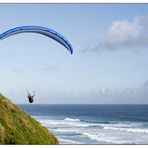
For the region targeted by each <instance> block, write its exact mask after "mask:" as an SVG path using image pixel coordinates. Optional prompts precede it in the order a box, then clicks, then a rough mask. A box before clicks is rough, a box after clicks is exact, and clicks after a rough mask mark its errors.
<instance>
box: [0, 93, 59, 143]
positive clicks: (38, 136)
mask: <svg viewBox="0 0 148 148" xmlns="http://www.w3.org/2000/svg"><path fill="white" fill-rule="evenodd" d="M0 144H58V140H57V139H56V137H55V136H54V135H53V134H52V133H50V132H49V131H48V129H46V128H45V127H43V126H42V125H41V124H40V123H39V122H37V121H36V120H35V119H33V118H32V117H31V116H29V115H28V114H27V113H26V112H24V111H23V110H22V109H20V108H19V107H18V106H16V105H14V104H12V102H10V101H9V100H8V99H7V98H5V97H4V96H2V95H1V94H0Z"/></svg>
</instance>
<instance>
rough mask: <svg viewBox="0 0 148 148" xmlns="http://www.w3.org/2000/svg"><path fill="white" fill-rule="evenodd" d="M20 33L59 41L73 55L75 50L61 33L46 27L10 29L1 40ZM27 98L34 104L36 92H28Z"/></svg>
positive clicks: (0, 36)
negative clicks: (38, 35) (34, 34)
mask: <svg viewBox="0 0 148 148" xmlns="http://www.w3.org/2000/svg"><path fill="white" fill-rule="evenodd" d="M19 33H38V34H42V35H44V36H47V37H49V38H51V39H53V40H55V41H57V42H58V43H60V44H61V45H63V46H64V47H65V48H66V49H67V50H68V51H69V52H70V53H71V54H72V53H73V48H72V46H71V44H70V42H69V41H68V40H67V39H66V38H65V37H64V36H62V35H61V34H60V33H58V32H56V31H54V30H52V29H49V28H46V27H42V26H21V27H16V28H13V29H10V30H8V31H5V32H3V33H2V34H0V40H3V39H6V38H7V37H10V36H13V35H15V34H19ZM27 94H28V95H27V98H28V100H29V102H30V103H33V101H34V96H35V91H34V94H33V95H31V94H30V93H29V92H28V91H27Z"/></svg>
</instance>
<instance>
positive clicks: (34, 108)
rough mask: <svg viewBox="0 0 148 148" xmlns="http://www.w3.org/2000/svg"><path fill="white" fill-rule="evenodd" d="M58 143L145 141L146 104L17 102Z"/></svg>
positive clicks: (147, 125)
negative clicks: (41, 103)
mask: <svg viewBox="0 0 148 148" xmlns="http://www.w3.org/2000/svg"><path fill="white" fill-rule="evenodd" d="M19 106H20V107H21V108H22V109H23V110H25V111H26V112H28V113H29V114H30V115H31V116H32V117H33V118H35V119H36V120H38V121H39V122H40V123H41V124H42V125H44V126H45V127H46V128H48V129H49V131H51V132H52V133H53V134H54V135H55V136H56V137H57V138H58V140H59V142H60V144H148V105H37V104H28V105H19Z"/></svg>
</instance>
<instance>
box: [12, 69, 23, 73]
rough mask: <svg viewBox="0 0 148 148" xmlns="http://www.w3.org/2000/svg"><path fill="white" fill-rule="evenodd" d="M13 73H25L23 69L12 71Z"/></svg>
mask: <svg viewBox="0 0 148 148" xmlns="http://www.w3.org/2000/svg"><path fill="white" fill-rule="evenodd" d="M12 72H13V73H22V72H23V71H22V70H21V69H12Z"/></svg>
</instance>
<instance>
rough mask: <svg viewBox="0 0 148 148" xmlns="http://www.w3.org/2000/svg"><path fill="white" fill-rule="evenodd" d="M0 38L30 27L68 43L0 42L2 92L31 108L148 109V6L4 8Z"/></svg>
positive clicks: (27, 36) (27, 37) (40, 39)
mask: <svg viewBox="0 0 148 148" xmlns="http://www.w3.org/2000/svg"><path fill="white" fill-rule="evenodd" d="M0 10H1V15H0V20H1V21H0V26H1V27H0V33H3V32H4V31H6V30H8V29H11V28H14V27H17V26H25V25H36V26H44V27H48V28H51V29H53V30H55V31H57V32H59V33H61V34H62V35H63V36H64V37H66V38H67V39H68V40H69V42H70V43H71V44H72V46H73V50H74V52H73V55H70V53H69V52H68V51H67V50H66V48H64V47H63V46H61V45H60V44H59V43H57V42H56V41H54V40H52V39H49V38H47V37H45V36H43V35H39V34H35V33H22V34H18V35H14V36H11V37H9V38H7V39H5V40H2V41H0V67H1V70H0V93H2V94H3V95H5V96H6V97H7V98H9V99H10V100H11V101H12V102H14V103H17V104H28V100H27V98H26V95H27V94H26V91H27V90H28V91H30V92H33V91H34V90H35V91H36V96H35V104H148V68H147V65H148V4H0Z"/></svg>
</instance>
